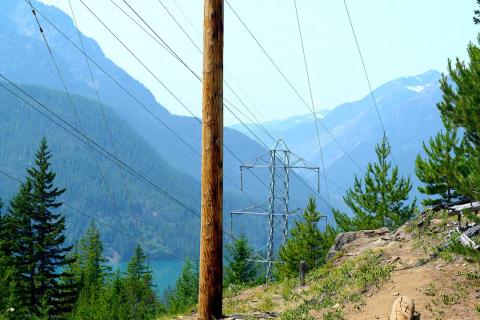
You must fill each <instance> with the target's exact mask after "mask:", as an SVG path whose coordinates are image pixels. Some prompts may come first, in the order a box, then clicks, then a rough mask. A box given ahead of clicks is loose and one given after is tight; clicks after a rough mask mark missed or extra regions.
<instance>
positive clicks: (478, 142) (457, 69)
mask: <svg viewBox="0 0 480 320" xmlns="http://www.w3.org/2000/svg"><path fill="white" fill-rule="evenodd" d="M467 52H468V57H469V60H470V61H469V63H468V64H465V63H464V62H462V61H460V60H459V59H457V60H456V62H455V63H454V64H453V63H452V61H450V60H449V61H448V76H447V75H443V77H442V79H441V80H440V88H441V90H442V93H443V100H442V101H441V102H440V103H438V105H437V107H438V109H439V110H440V112H441V115H442V119H443V121H444V123H445V124H446V125H449V126H453V127H455V128H460V129H462V131H463V133H464V139H463V141H462V148H463V154H462V157H459V158H458V160H459V170H458V172H457V176H456V179H458V182H459V183H458V186H457V188H456V189H457V190H458V191H459V192H460V193H461V194H463V195H466V196H468V197H470V198H472V199H480V163H479V160H478V159H479V156H480V103H479V101H480V90H478V88H479V86H480V48H479V47H478V46H477V45H474V44H473V43H470V44H469V45H468V49H467Z"/></svg>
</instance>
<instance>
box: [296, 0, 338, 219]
mask: <svg viewBox="0 0 480 320" xmlns="http://www.w3.org/2000/svg"><path fill="white" fill-rule="evenodd" d="M293 4H294V6H295V15H296V17H297V26H298V34H299V37H300V43H301V45H302V53H303V63H304V65H305V73H306V76H307V83H308V90H309V93H310V102H311V104H312V113H313V118H314V123H315V132H316V134H317V142H318V149H319V151H320V159H321V161H322V169H323V176H324V177H325V187H326V190H327V195H328V203H329V206H330V209H331V210H333V208H332V199H331V197H330V190H329V189H328V180H327V171H326V170H325V162H324V160H323V151H322V144H321V141H320V133H319V131H318V119H317V112H316V111H315V102H314V101H313V93H312V84H311V82H310V73H309V71H308V63H307V55H306V53H305V44H304V43H303V34H302V27H301V25H300V16H299V14H298V7H297V1H296V0H293Z"/></svg>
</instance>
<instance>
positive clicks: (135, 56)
mask: <svg viewBox="0 0 480 320" xmlns="http://www.w3.org/2000/svg"><path fill="white" fill-rule="evenodd" d="M79 1H80V2H81V3H82V4H83V5H84V6H85V7H86V8H87V10H88V11H89V12H90V13H91V14H92V15H93V16H94V17H95V18H96V19H97V20H98V21H99V22H100V23H101V24H102V25H103V26H104V27H105V28H106V29H107V30H108V31H109V32H110V33H111V34H112V35H113V36H114V37H115V39H117V41H119V42H120V44H122V46H123V47H124V48H125V49H126V50H127V51H128V52H129V53H130V54H131V55H132V56H133V57H134V58H135V59H136V60H137V61H138V62H139V63H140V64H141V65H142V66H143V67H144V68H145V70H147V71H148V72H149V73H150V74H151V75H152V76H153V77H154V78H155V79H156V80H157V81H158V82H159V83H160V84H161V85H162V86H163V87H164V88H165V89H166V90H167V91H168V92H169V93H170V94H171V95H172V96H173V97H174V99H175V100H177V101H178V102H179V103H180V104H181V105H182V107H183V108H185V109H186V110H187V111H188V112H189V113H190V114H191V115H192V116H193V117H194V118H195V119H196V120H197V121H198V122H199V123H201V120H200V119H199V118H198V117H197V116H195V114H194V113H193V112H192V111H191V110H190V108H188V107H187V105H186V104H185V103H183V102H182V101H181V100H180V98H179V97H178V96H177V95H175V94H174V93H173V91H172V90H171V89H169V88H168V87H167V86H166V85H165V84H164V83H163V82H162V81H161V80H160V79H159V78H158V77H157V76H156V75H155V74H154V73H153V72H152V70H151V69H150V68H148V67H147V66H146V65H145V64H144V63H143V62H142V61H141V60H140V59H139V58H138V56H137V55H136V54H135V53H134V52H133V51H132V50H131V49H130V48H129V47H128V46H127V45H126V44H125V43H124V42H123V41H122V40H121V39H120V38H119V37H118V36H117V35H116V34H115V33H114V32H113V31H112V30H111V29H110V28H109V27H108V26H107V25H106V24H105V23H104V22H103V21H102V20H101V19H100V18H99V17H98V15H96V14H95V13H94V12H93V11H92V10H91V9H90V8H89V7H88V6H87V5H86V4H85V3H84V2H83V1H82V0H79ZM123 1H124V2H125V3H126V4H127V6H129V8H130V9H131V10H132V11H133V12H134V13H135V14H136V15H137V17H138V18H139V19H140V20H142V22H143V23H144V24H146V25H147V27H148V28H149V29H150V30H151V31H152V32H153V33H154V34H155V35H156V36H157V38H158V39H160V41H162V43H163V44H164V45H165V46H166V47H167V48H168V49H167V51H168V52H169V53H170V54H172V55H173V56H174V57H175V58H176V59H177V60H178V61H180V62H181V63H182V64H183V65H184V66H185V67H186V68H187V69H188V70H189V71H190V72H191V73H192V74H193V75H194V76H195V77H196V78H197V79H198V80H199V81H200V82H202V79H201V77H200V76H199V75H198V74H197V73H196V72H195V71H194V70H193V69H191V68H190V67H189V66H188V65H187V64H186V63H185V62H184V61H183V60H182V59H181V58H180V57H179V56H178V55H177V54H176V53H175V52H174V51H173V49H171V48H170V46H169V45H168V44H167V43H166V42H165V41H164V40H163V39H162V38H161V37H160V36H159V35H158V33H157V32H156V31H155V30H154V29H153V28H151V27H150V26H149V25H148V23H147V22H146V21H145V20H144V19H143V18H142V17H141V16H140V15H139V14H138V13H137V12H136V11H135V9H133V8H132V7H131V6H130V5H129V3H128V2H126V1H125V0H123ZM142 29H143V28H142ZM225 101H227V102H228V100H227V99H225ZM224 106H225V108H226V109H227V110H228V111H230V112H231V113H232V114H233V115H234V116H235V117H236V118H237V119H238V120H239V121H241V120H240V119H239V118H238V116H237V115H236V114H235V113H234V112H232V111H231V109H230V108H229V107H228V106H227V105H226V104H224ZM262 144H263V143H262ZM264 145H265V144H264ZM224 147H225V150H227V151H228V152H229V153H230V154H231V155H232V156H233V157H234V158H235V159H236V160H238V161H239V162H240V163H241V164H243V162H242V161H241V160H240V158H239V157H238V156H237V155H235V154H234V153H233V151H232V150H231V149H230V148H228V147H227V146H226V145H224ZM252 175H254V176H255V177H256V178H257V180H259V181H260V182H261V183H262V184H263V185H265V187H268V186H267V185H266V184H265V183H264V182H263V181H262V180H261V179H260V178H259V177H258V176H256V175H255V174H253V173H252Z"/></svg>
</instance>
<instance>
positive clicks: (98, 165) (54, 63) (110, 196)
mask: <svg viewBox="0 0 480 320" xmlns="http://www.w3.org/2000/svg"><path fill="white" fill-rule="evenodd" d="M28 3H29V4H30V7H31V9H32V14H33V16H34V18H35V21H36V22H37V26H38V28H39V31H40V33H41V35H42V38H43V41H44V43H45V46H46V47H47V49H48V53H49V55H50V58H51V60H52V62H53V65H54V66H55V70H56V71H57V74H58V77H59V79H60V81H61V83H62V86H63V89H64V91H65V93H66V95H67V98H68V101H69V103H70V106H71V107H72V110H73V114H74V116H75V119H76V120H77V122H78V126H79V128H80V130H81V131H82V132H85V129H84V127H83V125H82V122H81V121H80V117H79V115H78V112H77V108H76V107H75V105H74V103H73V100H72V96H71V94H70V91H69V90H68V88H67V85H66V83H65V80H64V79H63V76H62V73H61V72H60V68H59V65H58V63H57V61H56V59H55V56H54V54H53V50H52V48H51V47H50V45H49V43H48V40H47V37H46V36H45V31H44V30H43V28H42V26H41V24H40V21H39V20H38V17H37V13H36V11H35V9H34V7H33V6H32V3H31V0H29V2H28ZM87 147H88V150H89V153H90V156H91V158H92V159H93V161H94V162H95V166H96V167H97V170H98V172H99V173H100V176H101V178H102V180H103V183H104V184H105V189H106V191H107V194H108V198H109V200H110V202H111V203H112V206H113V207H114V208H115V209H116V210H117V211H118V208H117V204H116V202H115V201H114V200H113V195H112V190H111V188H110V184H109V183H108V181H107V178H106V176H105V174H104V172H103V170H102V168H101V167H100V163H99V162H98V159H97V158H96V157H95V155H94V154H93V151H92V148H91V146H90V145H89V144H87Z"/></svg>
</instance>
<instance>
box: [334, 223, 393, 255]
mask: <svg viewBox="0 0 480 320" xmlns="http://www.w3.org/2000/svg"><path fill="white" fill-rule="evenodd" d="M388 233H389V230H388V229H387V228H380V229H377V230H362V231H355V232H342V233H339V234H338V235H337V237H336V238H335V242H334V244H333V246H332V247H331V248H330V250H329V251H328V255H327V260H330V259H332V258H333V257H334V256H335V255H336V254H337V252H339V251H341V250H342V249H343V248H344V247H345V246H346V245H347V244H349V243H351V242H354V241H355V240H357V239H362V238H364V239H367V238H380V237H382V236H385V235H387V234H388Z"/></svg>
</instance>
